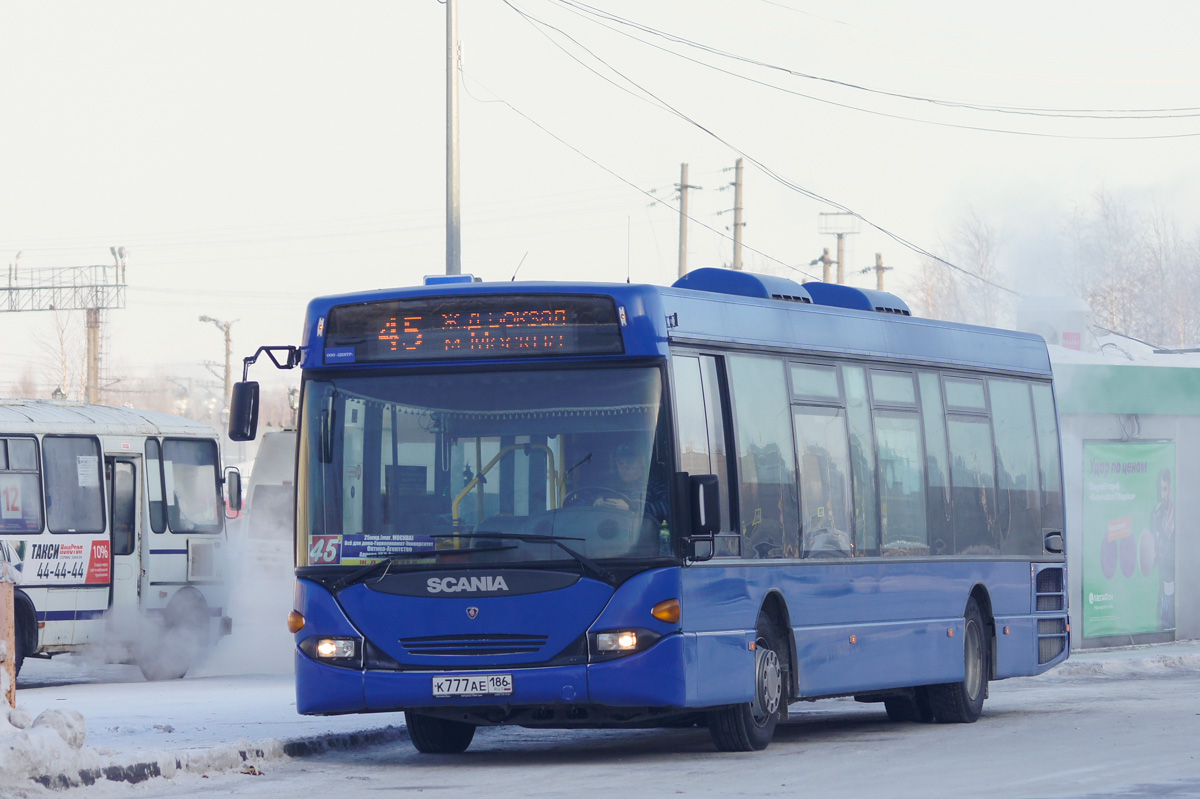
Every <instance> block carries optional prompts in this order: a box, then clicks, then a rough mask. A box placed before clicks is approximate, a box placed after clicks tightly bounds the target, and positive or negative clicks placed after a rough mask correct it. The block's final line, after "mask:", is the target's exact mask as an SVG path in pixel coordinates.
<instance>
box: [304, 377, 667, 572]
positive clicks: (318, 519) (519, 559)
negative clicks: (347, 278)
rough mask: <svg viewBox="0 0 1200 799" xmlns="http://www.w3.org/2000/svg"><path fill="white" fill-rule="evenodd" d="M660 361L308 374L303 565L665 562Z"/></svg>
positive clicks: (665, 514) (462, 565) (665, 530)
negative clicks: (514, 368)
mask: <svg viewBox="0 0 1200 799" xmlns="http://www.w3.org/2000/svg"><path fill="white" fill-rule="evenodd" d="M661 399H662V374H661V371H660V370H659V369H657V368H654V367H642V368H606V369H586V370H585V369H554V370H536V371H534V370H523V371H477V372H472V373H468V372H452V373H436V374H404V375H397V374H394V373H393V374H389V375H386V376H346V377H335V378H328V379H310V380H308V381H307V383H306V386H305V392H304V407H303V417H302V423H301V430H300V443H299V474H298V478H299V485H298V490H297V497H298V500H299V503H300V508H299V509H298V513H297V522H298V523H297V530H298V535H299V536H300V537H301V541H300V544H301V546H298V547H297V558H298V565H300V566H322V565H341V566H356V565H365V564H370V563H374V562H379V561H382V560H390V561H393V562H399V563H401V564H406V565H411V566H414V567H419V566H432V567H443V568H444V567H446V566H447V565H448V564H453V568H463V567H467V568H469V567H471V566H476V565H483V566H494V565H495V564H497V563H504V564H516V563H522V564H534V565H537V564H538V563H539V562H545V563H548V562H551V561H554V562H562V561H564V560H570V557H568V556H569V555H570V556H571V557H574V556H576V555H578V556H581V557H582V558H583V559H585V560H595V559H614V558H621V559H630V558H658V557H663V556H670V555H671V552H672V549H671V545H670V536H669V533H668V532H667V516H668V502H667V489H666V486H667V476H668V474H669V473H670V464H669V463H667V462H666V456H664V455H663V454H662V453H663V452H665V451H666V447H664V446H663V445H662V442H661V441H660V436H659V431H660V428H662V425H663V423H662V418H663V408H662V402H661Z"/></svg>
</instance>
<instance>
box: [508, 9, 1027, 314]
mask: <svg viewBox="0 0 1200 799" xmlns="http://www.w3.org/2000/svg"><path fill="white" fill-rule="evenodd" d="M504 4H505V5H507V6H508V7H509V8H511V9H512V10H513V11H514V12H516V13H517V14H518V15H520V16H521V17H522V18H523V19H525V20H526V21H527V22H529V23H530V25H533V26H534V27H535V30H538V27H537V26H542V27H545V28H549V29H551V30H554V31H556V32H558V33H559V34H560V35H562V36H564V37H566V38H567V39H569V40H570V41H571V42H573V43H574V44H575V45H576V46H578V47H579V48H580V49H582V50H583V51H585V52H586V53H588V54H589V55H590V56H592V57H593V58H595V59H596V60H597V61H599V62H600V63H602V64H604V66H605V67H607V68H608V69H609V70H611V71H612V72H613V73H614V74H616V75H619V76H620V77H621V79H622V80H624V81H626V82H627V83H629V84H630V85H631V86H634V87H636V88H637V89H638V91H640V92H642V94H643V95H645V96H646V97H649V98H651V99H652V100H653V101H654V103H657V104H658V106H659V107H660V108H662V109H664V110H667V111H668V112H670V113H672V114H674V115H675V116H677V117H678V118H679V119H682V120H683V121H685V122H687V123H688V124H690V125H692V126H693V127H695V128H697V129H698V130H700V131H702V132H704V133H706V134H707V135H709V136H710V137H712V138H713V139H715V140H716V141H718V142H720V143H721V144H723V145H725V146H726V147H728V148H730V149H731V150H733V151H734V152H736V153H738V154H739V155H741V156H742V157H744V158H745V159H746V160H748V161H750V163H752V164H754V165H755V166H756V167H758V168H759V170H760V171H762V172H763V174H765V175H767V176H768V177H770V178H771V179H773V180H775V181H776V182H777V183H779V184H780V185H782V186H785V187H787V188H789V189H791V190H793V191H795V192H797V193H798V194H801V195H803V196H805V197H808V198H809V199H812V200H816V201H817V202H820V203H823V204H825V205H828V206H830V207H832V208H836V209H837V210H839V211H842V212H843V213H847V214H851V215H852V216H855V217H857V218H858V219H861V220H862V221H863V222H865V223H866V224H868V225H870V226H871V227H872V228H874V229H875V230H878V231H879V232H880V233H882V234H884V235H885V236H887V237H888V238H890V239H892V240H893V241H895V242H896V243H898V244H900V245H902V246H904V247H906V248H907V249H909V250H911V251H913V252H915V253H917V254H918V255H922V256H924V257H926V258H930V259H932V260H934V261H936V262H938V263H941V264H943V265H945V266H947V267H949V268H950V269H953V270H955V271H957V272H961V273H962V274H964V275H966V276H968V277H971V278H974V279H975V280H978V281H980V282H982V283H984V284H986V285H989V286H992V287H993V288H997V289H1000V290H1001V291H1004V292H1007V293H1009V294H1012V295H1014V296H1017V297H1020V296H1023V295H1022V294H1021V293H1020V292H1017V291H1014V290H1013V289H1010V288H1008V287H1007V286H1004V285H1001V284H999V283H996V282H994V281H992V280H988V279H987V278H984V277H981V276H979V275H976V274H974V273H973V272H970V271H968V270H966V269H963V268H962V267H960V266H958V265H957V264H953V263H951V262H950V261H947V260H946V259H945V258H942V257H940V256H937V255H934V254H933V253H931V252H929V251H928V250H926V249H925V248H924V247H921V246H919V245H917V244H915V243H914V242H911V241H909V240H908V239H906V238H904V237H903V236H900V235H899V234H897V233H893V232H892V231H891V230H888V229H887V228H885V227H883V226H882V225H879V224H877V223H875V222H873V221H871V220H870V219H867V218H866V217H865V216H863V215H862V214H860V213H858V212H857V211H854V210H852V209H851V208H849V207H848V206H845V205H843V204H841V203H839V202H837V201H835V200H831V199H829V198H827V197H824V196H822V195H820V194H818V193H816V192H815V191H812V190H811V189H807V188H805V187H803V186H801V185H799V184H798V183H795V182H793V181H790V180H788V179H787V178H785V177H783V176H782V175H780V174H779V173H778V172H776V171H775V170H773V169H771V168H770V167H768V166H767V165H766V164H764V163H762V162H761V161H759V160H758V159H756V158H755V157H754V156H752V155H750V154H748V153H747V152H746V151H744V150H742V149H741V148H740V147H737V146H735V145H733V144H731V143H730V142H729V141H727V140H726V139H724V138H722V137H721V136H720V135H718V134H717V133H716V132H714V131H712V130H710V129H709V128H707V127H705V126H704V125H702V124H700V123H699V122H698V121H696V120H694V119H692V118H691V117H690V116H688V115H687V114H685V113H683V112H682V111H680V110H679V109H677V108H675V107H674V106H672V105H671V104H670V103H668V102H666V101H665V100H663V99H662V98H661V97H659V96H658V95H656V94H654V93H653V92H651V91H650V90H649V89H647V88H646V87H644V86H642V85H641V84H639V83H638V82H637V81H635V80H633V79H632V78H630V77H629V76H627V75H625V74H624V73H623V72H621V71H620V70H618V69H616V68H615V67H613V66H612V65H611V64H609V63H608V62H607V61H605V60H604V59H602V58H600V57H599V56H597V55H596V54H595V53H593V52H592V51H591V50H590V49H588V48H587V47H585V46H584V45H582V44H581V43H580V42H578V41H577V40H576V39H575V38H574V37H572V36H571V35H570V34H568V33H566V32H565V31H563V30H562V29H561V28H558V27H555V26H554V25H551V24H549V23H547V22H544V21H543V20H540V19H537V18H536V17H533V16H532V15H530V14H529V13H527V12H525V11H523V10H521V9H519V8H517V7H516V6H514V5H513V3H512V2H511V0H504ZM539 32H540V33H541V34H542V35H543V36H545V37H546V38H547V40H549V41H550V42H551V43H552V44H554V45H555V46H556V47H558V48H559V49H560V50H561V51H562V52H563V53H564V54H566V55H567V57H568V58H570V59H572V60H573V61H575V62H576V63H578V64H579V65H580V66H582V67H584V68H585V69H587V70H588V71H589V72H592V73H593V74H595V75H596V76H597V77H599V78H601V79H603V80H605V81H607V82H608V83H612V84H613V85H614V86H617V88H620V89H622V91H626V92H628V93H629V94H631V95H633V96H635V97H638V98H639V99H641V100H643V101H646V102H648V101H647V100H646V97H642V96H639V95H638V94H636V93H634V92H632V91H630V90H628V89H625V88H624V87H622V86H620V85H619V84H616V83H614V82H613V81H612V80H611V79H610V78H608V77H606V76H604V75H601V74H600V73H599V72H597V71H596V70H595V69H593V68H592V67H591V66H589V65H588V64H585V63H584V62H583V61H581V60H580V59H579V58H578V57H577V56H575V55H574V54H573V53H571V52H569V51H567V50H566V48H564V47H563V46H562V45H561V44H559V43H558V42H556V41H554V39H553V38H551V37H550V36H548V35H547V34H546V33H545V31H542V30H539ZM510 107H511V106H510ZM513 110H514V111H516V113H518V114H521V116H523V117H525V118H526V119H529V117H527V116H525V114H522V113H521V112H520V111H517V110H516V109H515V108H513ZM529 121H530V122H533V120H532V119H529ZM533 124H535V125H537V126H538V127H539V128H541V129H542V130H544V131H546V133H548V134H549V135H551V136H554V134H552V133H550V132H549V131H547V130H546V129H545V128H542V126H541V125H538V124H537V123H536V122H534V123H533ZM554 138H555V139H558V141H560V142H562V143H563V144H564V145H566V146H568V147H570V146H571V145H569V144H567V143H566V142H565V141H563V140H562V139H559V138H558V137H557V136H554ZM572 149H575V148H574V147H572ZM576 152H579V151H578V150H576ZM580 155H583V153H580ZM584 157H585V158H588V160H589V161H592V159H591V158H590V157H588V156H586V155H585V156H584ZM593 163H596V165H597V166H600V167H601V168H602V169H604V170H605V171H607V172H609V173H610V174H613V175H614V176H615V177H618V178H619V179H620V180H622V181H624V180H625V179H624V178H621V177H620V176H619V175H616V173H615V172H612V171H611V170H609V169H608V168H607V167H604V166H602V165H600V164H599V163H597V162H595V161H593ZM625 182H628V181H625ZM630 185H633V184H630ZM634 188H638V187H636V186H634ZM638 190H639V191H643V190H642V189H640V188H639V189H638ZM699 224H701V225H704V223H703V222H700V223H699ZM704 226H705V227H708V226H707V225H704ZM709 229H710V230H713V228H711V227H710V228H709ZM714 232H717V231H715V230H714ZM721 235H724V234H721ZM726 238H729V237H728V236H727V237H726ZM730 240H732V239H730ZM747 249H751V248H749V247H747ZM755 252H758V251H757V250H755ZM758 254H759V255H764V256H765V257H768V258H770V259H771V260H772V261H775V262H776V263H779V264H782V265H784V266H786V267H787V268H789V269H792V270H794V271H797V272H800V273H801V274H804V275H807V276H809V277H814V278H815V276H814V275H811V274H809V273H808V272H805V271H804V270H802V269H799V268H798V267H795V266H792V265H790V264H786V263H784V262H783V261H780V260H778V259H776V258H773V257H771V256H767V255H766V254H765V253H758Z"/></svg>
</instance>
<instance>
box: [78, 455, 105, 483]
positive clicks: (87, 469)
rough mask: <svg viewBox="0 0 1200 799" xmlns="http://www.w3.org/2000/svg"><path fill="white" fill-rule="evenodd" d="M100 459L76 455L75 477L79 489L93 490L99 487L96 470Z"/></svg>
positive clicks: (97, 471)
mask: <svg viewBox="0 0 1200 799" xmlns="http://www.w3.org/2000/svg"><path fill="white" fill-rule="evenodd" d="M99 461H100V459H99V458H97V457H96V456H95V455H77V456H76V457H75V475H76V477H77V478H78V480H79V487H80V488H95V487H96V486H98V485H100V470H99V469H98V468H97V467H98V465H99Z"/></svg>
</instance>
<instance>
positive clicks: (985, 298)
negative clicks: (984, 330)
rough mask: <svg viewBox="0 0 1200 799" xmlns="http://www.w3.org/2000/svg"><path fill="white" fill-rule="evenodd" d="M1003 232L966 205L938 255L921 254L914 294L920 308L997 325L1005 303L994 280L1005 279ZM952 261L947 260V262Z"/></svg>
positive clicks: (959, 319) (936, 314)
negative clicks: (1002, 275)
mask: <svg viewBox="0 0 1200 799" xmlns="http://www.w3.org/2000/svg"><path fill="white" fill-rule="evenodd" d="M1000 246H1001V237H1000V234H999V232H998V231H997V230H996V228H995V227H994V226H992V225H991V224H989V223H988V222H987V221H986V220H984V219H983V218H982V217H980V216H979V214H978V213H977V212H976V211H975V209H974V208H972V207H970V206H968V207H967V208H966V210H965V211H964V212H963V214H962V216H961V217H959V219H958V222H957V223H956V224H955V227H954V231H953V232H952V234H951V237H950V239H949V241H946V242H943V243H942V245H941V247H940V248H939V249H940V251H941V252H940V253H939V254H938V258H941V259H942V260H938V258H923V259H922V260H921V266H920V271H919V272H918V274H917V279H916V282H915V285H914V286H913V291H914V295H915V296H916V297H917V300H916V303H915V304H916V305H917V306H918V307H919V313H921V314H923V315H925V316H929V317H932V318H935V319H948V320H951V321H957V322H970V323H972V324H980V325H995V324H998V323H999V322H1000V321H1001V318H1002V315H1003V310H1004V308H1003V305H1002V304H1001V301H1000V297H999V296H998V294H999V290H998V289H997V288H996V286H995V284H1001V285H1002V282H1001V280H1000V268H999V253H1000ZM945 262H949V263H950V264H953V265H954V267H958V269H955V268H954V267H952V266H948V265H947V263H945Z"/></svg>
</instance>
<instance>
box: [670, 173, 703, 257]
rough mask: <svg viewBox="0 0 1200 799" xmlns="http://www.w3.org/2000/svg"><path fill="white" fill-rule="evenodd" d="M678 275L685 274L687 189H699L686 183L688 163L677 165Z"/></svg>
mask: <svg viewBox="0 0 1200 799" xmlns="http://www.w3.org/2000/svg"><path fill="white" fill-rule="evenodd" d="M675 188H677V189H679V276H680V277H683V276H684V275H686V274H687V223H688V189H699V188H701V187H700V186H693V185H691V184H689V183H688V165H687V164H680V165H679V185H677V186H676V187H675Z"/></svg>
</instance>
